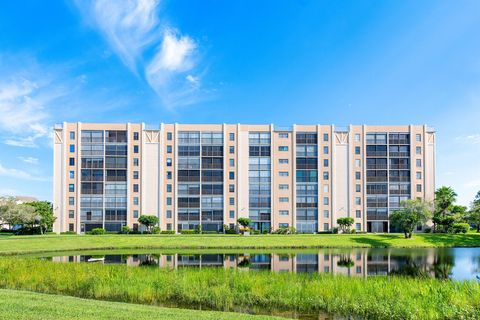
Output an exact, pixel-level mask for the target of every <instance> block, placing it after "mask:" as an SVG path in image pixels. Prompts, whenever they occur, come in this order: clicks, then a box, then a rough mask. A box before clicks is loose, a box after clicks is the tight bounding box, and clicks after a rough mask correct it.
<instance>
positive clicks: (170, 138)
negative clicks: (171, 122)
mask: <svg viewBox="0 0 480 320" xmlns="http://www.w3.org/2000/svg"><path fill="white" fill-rule="evenodd" d="M167 140H168V141H172V133H171V132H167Z"/></svg>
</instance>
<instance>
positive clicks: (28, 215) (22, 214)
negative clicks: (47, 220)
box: [0, 197, 35, 228]
mask: <svg viewBox="0 0 480 320" xmlns="http://www.w3.org/2000/svg"><path fill="white" fill-rule="evenodd" d="M0 221H1V223H2V225H5V224H7V225H8V226H9V227H10V228H12V227H13V226H14V225H19V224H20V225H25V224H26V225H33V224H34V223H35V209H34V208H33V207H31V206H28V205H26V204H17V202H16V200H15V198H13V197H3V198H0Z"/></svg>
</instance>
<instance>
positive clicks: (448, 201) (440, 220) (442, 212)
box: [432, 186, 457, 231]
mask: <svg viewBox="0 0 480 320" xmlns="http://www.w3.org/2000/svg"><path fill="white" fill-rule="evenodd" d="M456 199H457V194H456V193H455V191H454V190H453V189H452V188H451V187H446V186H442V187H440V188H438V189H437V191H435V210H434V213H433V218H432V222H433V229H434V230H435V231H438V229H439V226H442V230H443V231H447V230H446V228H445V224H446V225H447V228H448V226H449V225H451V224H453V222H454V221H452V220H451V219H450V217H451V216H452V211H451V209H452V206H453V205H454V203H455V201H456Z"/></svg>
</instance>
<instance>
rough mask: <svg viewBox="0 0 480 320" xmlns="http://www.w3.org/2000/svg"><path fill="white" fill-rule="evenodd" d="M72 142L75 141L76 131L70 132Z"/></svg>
mask: <svg viewBox="0 0 480 320" xmlns="http://www.w3.org/2000/svg"><path fill="white" fill-rule="evenodd" d="M70 140H75V131H70Z"/></svg>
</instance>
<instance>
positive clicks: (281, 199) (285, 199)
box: [280, 197, 288, 202]
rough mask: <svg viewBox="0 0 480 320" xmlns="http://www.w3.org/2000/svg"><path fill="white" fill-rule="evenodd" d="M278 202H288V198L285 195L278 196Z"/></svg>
mask: <svg viewBox="0 0 480 320" xmlns="http://www.w3.org/2000/svg"><path fill="white" fill-rule="evenodd" d="M280 202H288V198H287V197H280Z"/></svg>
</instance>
